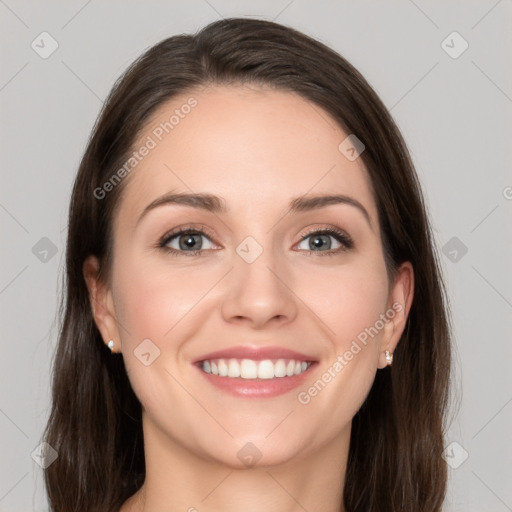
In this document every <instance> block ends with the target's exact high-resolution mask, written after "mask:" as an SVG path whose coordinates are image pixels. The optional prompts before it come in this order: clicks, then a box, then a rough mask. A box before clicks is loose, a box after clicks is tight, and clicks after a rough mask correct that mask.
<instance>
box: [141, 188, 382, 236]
mask: <svg viewBox="0 0 512 512" xmlns="http://www.w3.org/2000/svg"><path fill="white" fill-rule="evenodd" d="M333 204H346V205H349V206H353V207H355V208H356V209H357V210H358V211H359V212H360V213H362V214H363V216H364V218H365V219H366V221H367V222H368V224H369V226H370V228H371V229H372V230H373V225H372V220H371V217H370V214H369V213H368V211H367V210H366V208H365V207H364V206H363V205H362V204H361V203H360V202H359V201H358V200H357V199H354V198H353V197H350V196H346V195H343V194H332V195H317V196H299V197H296V198H293V199H292V200H291V201H290V204H289V206H288V210H289V212H290V213H301V212H308V211H313V210H318V209H320V208H325V207H327V206H331V205H333ZM164 205H183V206H188V207H190V208H197V209H201V210H205V211H208V212H211V213H227V212H228V208H227V207H226V202H225V200H224V199H223V198H221V197H219V196H216V195H213V194H187V193H175V192H169V193H167V194H164V195H163V196H160V197H158V198H156V199H155V200H154V201H152V202H151V203H150V204H148V205H147V206H146V208H144V210H143V211H142V213H141V214H140V216H139V218H138V219H137V224H139V223H140V221H141V220H142V219H143V218H144V216H145V215H147V213H148V212H150V211H151V210H154V209H155V208H158V207H159V206H164Z"/></svg>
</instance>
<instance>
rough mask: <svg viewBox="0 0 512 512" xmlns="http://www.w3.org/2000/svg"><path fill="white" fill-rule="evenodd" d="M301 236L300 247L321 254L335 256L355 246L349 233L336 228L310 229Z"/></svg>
mask: <svg viewBox="0 0 512 512" xmlns="http://www.w3.org/2000/svg"><path fill="white" fill-rule="evenodd" d="M301 238H302V239H301V242H300V244H299V246H298V247H299V249H301V250H305V251H311V252H316V253H319V256H333V255H334V254H338V253H340V252H344V251H348V250H349V249H352V248H353V247H354V242H353V241H352V239H351V238H350V236H349V235H348V234H346V233H344V232H343V231H340V230H338V229H334V228H328V229H322V230H316V231H310V232H309V233H306V234H304V235H302V237H301ZM308 239H309V241H308ZM332 239H334V244H333V243H332ZM333 245H334V246H333ZM301 246H302V247H301Z"/></svg>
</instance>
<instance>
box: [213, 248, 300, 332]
mask: <svg viewBox="0 0 512 512" xmlns="http://www.w3.org/2000/svg"><path fill="white" fill-rule="evenodd" d="M287 276H288V273H287V272H286V271H285V269H284V268H283V266H282V265H279V264H277V261H276V259H274V258H272V257H271V254H270V251H263V253H262V254H261V255H260V256H259V257H258V258H257V259H256V261H254V262H252V263H248V262H247V261H244V260H243V259H242V258H240V257H238V256H236V257H235V262H234V268H233V270H232V271H231V272H230V273H229V274H228V276H226V282H225V286H226V287H227V291H226V294H225V296H224V297H225V298H224V301H223V304H222V316H223V318H224V320H225V321H226V322H230V323H245V324H247V326H248V327H251V328H253V329H262V328H265V327H266V326H268V325H269V324H274V327H275V326H277V325H284V324H286V323H289V322H291V321H293V320H294V318H295V316H296V315H297V302H296V300H297V298H296V296H295V295H294V293H293V290H292V288H291V287H290V285H289V284H288V283H287V281H290V279H291V278H289V279H287Z"/></svg>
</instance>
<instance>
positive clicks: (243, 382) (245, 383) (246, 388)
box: [197, 363, 316, 398]
mask: <svg viewBox="0 0 512 512" xmlns="http://www.w3.org/2000/svg"><path fill="white" fill-rule="evenodd" d="M315 364H316V363H312V364H311V365H310V367H309V368H308V369H307V370H306V371H305V372H303V373H300V374H299V375H293V376H292V377H276V378H273V379H242V378H241V377H238V378H232V377H219V376H218V375H213V374H212V373H206V372H204V371H203V370H201V368H199V367H197V369H198V371H199V372H201V373H202V375H203V376H204V378H205V379H207V380H208V382H210V384H213V385H214V386H216V387H217V388H219V389H221V390H222V391H225V392H226V393H229V394H231V395H234V396H237V397H242V398H272V397H274V396H279V395H283V394H285V393H288V392H289V391H291V390H292V389H295V388H297V387H299V386H300V385H301V384H303V383H304V381H305V379H307V378H308V376H309V374H310V373H311V370H312V368H313V367H314V366H315Z"/></svg>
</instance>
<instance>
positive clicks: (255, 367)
mask: <svg viewBox="0 0 512 512" xmlns="http://www.w3.org/2000/svg"><path fill="white" fill-rule="evenodd" d="M310 365H311V363H308V362H306V361H296V360H293V359H292V360H285V359H278V360H277V361H271V360H270V359H264V360H262V361H255V360H252V359H242V360H241V361H240V360H238V359H229V360H225V359H215V360H211V361H203V363H202V366H201V368H202V370H203V371H204V372H205V373H211V374H212V375H218V376H219V377H231V378H237V377H241V378H242V379H274V378H276V377H277V378H281V377H292V376H294V375H299V374H301V373H304V372H305V371H306V370H307V369H308V368H309V367H310Z"/></svg>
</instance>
